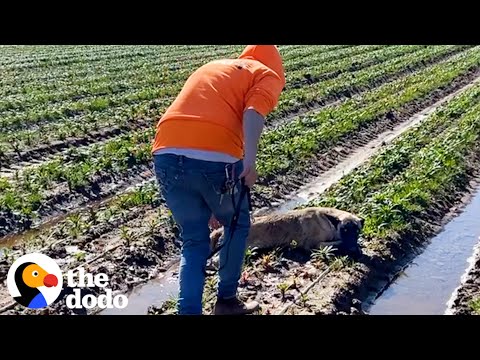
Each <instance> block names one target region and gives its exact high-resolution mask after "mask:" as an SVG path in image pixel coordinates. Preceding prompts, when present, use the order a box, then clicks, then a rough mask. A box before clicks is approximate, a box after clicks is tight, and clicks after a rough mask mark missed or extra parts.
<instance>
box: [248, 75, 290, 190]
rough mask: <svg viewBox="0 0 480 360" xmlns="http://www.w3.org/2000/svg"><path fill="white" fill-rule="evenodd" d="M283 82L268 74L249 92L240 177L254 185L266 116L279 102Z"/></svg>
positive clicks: (249, 184) (250, 185)
mask: <svg viewBox="0 0 480 360" xmlns="http://www.w3.org/2000/svg"><path fill="white" fill-rule="evenodd" d="M283 85H284V84H283V83H282V82H281V81H280V79H279V78H278V77H276V76H272V75H267V76H265V77H263V78H262V79H261V80H259V81H258V82H257V84H255V85H254V86H253V87H252V89H251V90H250V91H249V92H248V94H247V96H246V100H245V104H246V107H245V111H244V113H243V137H244V139H243V141H244V158H243V167H244V170H243V172H242V173H241V174H240V178H242V177H245V184H246V185H247V186H249V187H252V186H253V184H254V183H255V181H256V180H257V172H256V161H257V151H258V143H259V141H260V136H261V134H262V131H263V128H264V124H265V117H266V116H267V114H268V113H269V112H271V111H272V110H273V108H274V107H275V106H276V104H277V102H278V98H279V97H280V93H281V92H282V89H283Z"/></svg>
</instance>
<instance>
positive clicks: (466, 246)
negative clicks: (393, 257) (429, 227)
mask: <svg viewBox="0 0 480 360" xmlns="http://www.w3.org/2000/svg"><path fill="white" fill-rule="evenodd" d="M479 213H480V193H477V195H476V196H475V197H474V198H473V199H472V200H471V202H470V203H469V204H468V205H467V206H466V207H465V209H464V212H463V213H461V214H460V215H459V216H457V217H456V218H454V219H453V220H452V221H450V222H449V223H448V224H447V225H446V226H445V228H444V229H443V231H442V232H441V233H439V234H438V235H437V236H436V237H435V238H433V239H432V241H431V243H430V244H429V245H428V246H427V247H426V248H425V250H424V251H423V252H422V253H421V254H420V255H418V256H417V257H416V258H415V262H414V263H412V264H411V265H410V266H409V267H407V268H406V269H405V270H404V274H403V276H401V277H398V278H397V279H396V280H395V281H394V282H393V283H392V284H391V285H390V286H389V287H388V288H387V289H386V290H385V292H384V293H383V294H382V295H381V296H380V297H379V298H378V299H377V300H376V301H375V302H374V303H373V305H372V306H371V308H370V309H369V314H370V315H443V314H444V313H445V310H446V307H447V302H448V300H449V298H450V296H451V294H452V293H453V292H454V290H455V289H456V288H457V287H458V285H459V284H460V279H461V277H462V275H463V274H464V272H465V269H466V268H467V267H468V259H469V257H470V255H471V254H472V252H473V249H474V247H475V245H476V243H477V242H478V238H479V235H480V221H478V214H479Z"/></svg>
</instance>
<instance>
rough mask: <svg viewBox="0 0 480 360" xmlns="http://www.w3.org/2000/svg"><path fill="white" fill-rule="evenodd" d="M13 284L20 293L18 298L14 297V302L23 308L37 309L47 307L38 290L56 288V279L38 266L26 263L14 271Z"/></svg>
mask: <svg viewBox="0 0 480 360" xmlns="http://www.w3.org/2000/svg"><path fill="white" fill-rule="evenodd" d="M15 283H16V284H17V288H18V291H19V292H20V296H17V297H15V300H16V301H17V302H18V303H20V304H22V305H23V306H26V307H29V308H31V309H39V308H43V307H45V306H47V305H48V303H47V301H46V299H45V297H44V296H43V294H42V293H41V292H40V290H38V288H39V287H41V286H46V287H52V286H57V285H58V279H57V277H56V276H55V275H53V274H49V273H48V272H46V271H45V270H44V269H42V268H41V267H40V266H39V265H37V264H35V263H32V262H26V263H23V264H22V265H20V266H19V267H18V268H17V270H16V271H15Z"/></svg>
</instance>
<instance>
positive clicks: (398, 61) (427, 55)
mask: <svg viewBox="0 0 480 360" xmlns="http://www.w3.org/2000/svg"><path fill="white" fill-rule="evenodd" d="M455 50H456V51H458V48H452V47H440V48H438V47H433V48H428V49H421V50H418V51H415V52H414V53H410V52H408V50H405V49H402V48H400V49H399V52H402V51H407V53H406V54H404V55H403V56H402V55H399V56H395V57H394V59H393V60H387V61H385V62H383V63H382V62H381V63H380V64H378V65H374V66H371V67H367V68H365V69H362V70H359V71H355V72H351V73H348V74H346V75H348V76H340V77H338V78H336V79H332V80H330V81H325V82H321V83H319V84H317V85H318V86H315V88H313V86H304V87H303V88H302V89H290V90H286V91H285V92H284V93H283V94H282V97H281V100H280V106H279V109H277V110H276V111H275V112H274V113H275V114H276V115H279V114H280V113H282V112H283V113H288V112H289V111H294V110H297V109H298V105H299V104H302V102H303V100H304V98H305V97H306V93H307V92H308V93H310V94H312V90H316V93H318V96H317V97H316V98H315V100H316V101H326V99H328V98H329V97H335V96H341V93H342V91H345V89H347V90H349V86H353V88H350V90H351V91H355V89H356V88H358V87H361V86H363V88H366V89H368V88H370V87H372V85H369V84H370V82H371V83H373V84H376V83H378V81H381V80H382V79H388V77H389V76H395V74H396V72H399V71H400V72H401V71H405V69H410V68H412V67H414V66H418V67H421V66H424V65H425V62H428V61H434V60H435V59H437V58H438V57H441V56H445V55H447V54H449V53H450V52H452V51H455ZM385 51H387V50H385ZM395 54H397V55H398V53H395V52H393V53H392V52H390V55H391V56H393V55H395ZM384 60H385V59H384ZM391 62H393V64H392V63H391ZM381 64H385V68H384V69H383V72H382V69H381V68H380V69H378V67H379V66H380V67H381ZM388 64H390V65H388ZM373 67H375V68H374V69H373V71H372V75H369V69H371V68H373ZM356 74H358V76H357V75H356ZM337 80H338V81H337ZM341 80H343V81H341ZM180 87H181V84H178V85H175V86H171V87H170V88H168V87H162V88H161V89H159V88H156V87H151V88H148V87H147V88H144V89H142V90H141V91H140V93H135V92H133V93H129V94H128V95H125V94H124V95H123V96H120V95H118V96H113V95H112V96H109V97H103V98H102V97H98V98H96V99H95V100H94V101H92V102H88V101H77V102H71V103H69V102H65V103H63V104H62V106H59V107H57V108H56V109H55V110H45V109H43V111H42V108H41V107H40V108H32V109H30V111H29V112H28V113H27V114H24V115H23V116H20V115H15V116H13V117H10V118H4V119H3V120H2V122H3V123H4V128H5V129H8V128H10V129H12V130H13V129H16V130H17V131H15V133H12V134H10V135H8V134H7V135H6V136H4V139H3V142H4V143H8V144H15V148H16V149H22V148H23V147H24V146H25V145H24V144H26V146H31V145H29V144H35V143H37V142H38V141H37V140H36V139H38V138H44V135H41V136H38V135H37V136H36V135H35V133H38V134H40V133H46V131H44V129H43V128H42V127H40V128H39V129H38V131H35V129H32V130H33V131H27V132H25V133H22V132H19V131H18V130H19V128H22V127H25V126H27V125H26V124H27V123H26V121H25V120H26V119H29V123H30V124H34V123H47V124H48V123H50V122H57V120H58V119H62V118H63V119H65V120H63V121H62V122H65V126H66V128H68V129H70V128H71V125H72V123H76V122H77V121H76V120H75V119H74V121H68V116H69V115H70V116H71V115H78V116H80V115H81V114H82V113H83V112H86V111H87V113H88V112H93V113H100V112H103V111H106V110H107V109H109V108H111V107H120V106H122V105H123V104H124V103H130V104H135V102H136V101H142V100H143V101H150V100H151V101H154V102H155V108H156V110H157V111H156V113H157V114H158V113H161V112H162V111H163V110H164V108H165V107H166V106H168V103H169V102H170V100H171V98H165V95H167V96H168V95H170V96H173V94H175V92H176V91H178V90H179V88H180ZM322 90H323V93H322ZM291 94H294V95H296V98H292V96H291ZM322 95H323V96H322ZM135 96H136V97H135ZM157 99H161V100H160V101H158V100H157ZM284 99H290V100H289V101H288V102H286V101H284ZM162 105H163V106H162ZM146 107H147V108H150V107H151V106H146ZM99 118H101V116H100V117H99ZM80 122H82V123H85V122H84V121H81V119H80ZM92 126H96V127H98V125H93V124H92ZM57 129H58V128H57ZM87 131H88V130H87ZM59 133H62V131H59ZM63 133H64V132H63ZM24 134H25V136H23V135H24ZM12 138H13V139H14V141H13V142H12V141H11V140H12ZM49 138H55V137H50V136H49ZM0 141H2V140H0ZM22 143H23V144H22ZM3 152H6V150H5V149H4V151H3Z"/></svg>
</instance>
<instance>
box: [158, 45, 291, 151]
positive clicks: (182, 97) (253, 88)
mask: <svg viewBox="0 0 480 360" xmlns="http://www.w3.org/2000/svg"><path fill="white" fill-rule="evenodd" d="M284 86H285V75H284V68H283V64H282V58H281V56H280V53H279V51H278V49H277V48H276V46H274V45H249V46H247V47H246V48H245V49H244V51H243V52H242V54H241V55H240V56H239V57H238V59H222V60H215V61H212V62H209V63H207V64H205V65H203V66H201V67H200V68H199V69H197V70H196V71H195V72H194V73H193V74H192V75H191V76H190V77H189V78H188V79H187V81H186V82H185V85H184V86H183V88H182V90H181V91H180V93H179V94H178V96H177V98H176V99H175V100H174V102H173V103H172V104H171V105H170V107H169V108H168V109H167V110H166V112H165V114H163V116H162V117H161V119H160V120H159V122H158V124H157V129H156V135H155V140H154V143H153V146H152V152H155V151H157V150H159V149H165V148H169V147H175V148H188V149H198V150H207V151H215V152H221V153H224V154H228V155H231V156H234V157H236V158H239V159H241V158H243V128H242V121H243V112H244V111H245V110H246V109H248V108H254V109H255V110H256V111H257V112H258V113H260V114H262V115H263V116H266V115H267V114H268V113H270V112H271V111H272V110H273V109H274V108H275V106H276V105H277V103H278V98H279V97H280V94H281V92H282V90H283V87H284Z"/></svg>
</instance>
